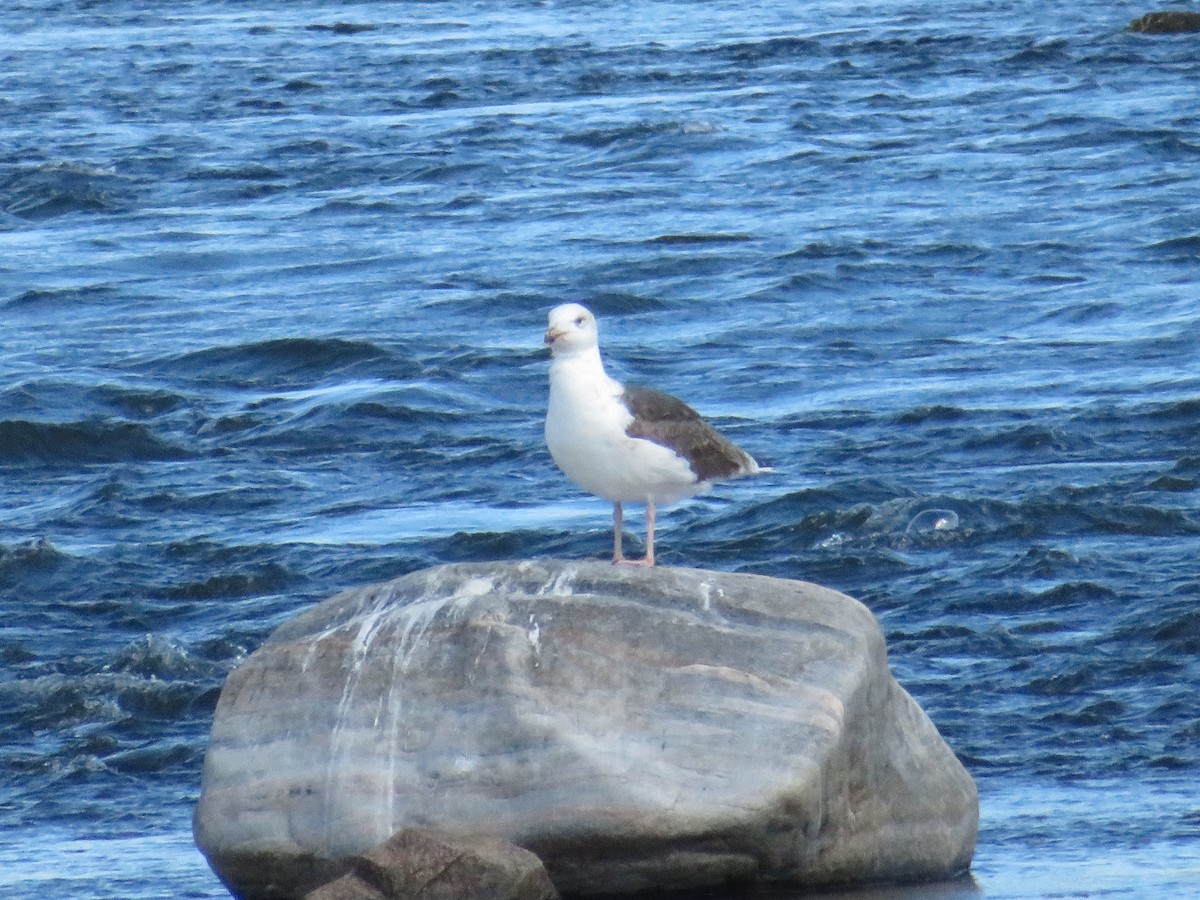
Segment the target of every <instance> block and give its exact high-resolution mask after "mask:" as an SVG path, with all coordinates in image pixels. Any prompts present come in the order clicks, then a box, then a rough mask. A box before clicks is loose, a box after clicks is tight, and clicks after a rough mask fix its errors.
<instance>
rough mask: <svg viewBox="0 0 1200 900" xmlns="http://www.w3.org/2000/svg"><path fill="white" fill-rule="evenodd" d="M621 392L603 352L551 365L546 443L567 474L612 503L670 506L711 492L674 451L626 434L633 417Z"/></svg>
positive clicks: (578, 483)
mask: <svg viewBox="0 0 1200 900" xmlns="http://www.w3.org/2000/svg"><path fill="white" fill-rule="evenodd" d="M621 392H622V388H621V385H620V384H619V383H618V382H616V381H613V380H612V379H611V378H609V377H608V376H607V375H606V374H605V373H604V370H603V368H601V367H600V366H599V358H598V356H597V358H596V359H595V360H591V359H589V358H586V357H585V358H574V359H564V360H555V362H554V363H553V364H552V365H551V367H550V404H549V408H548V409H547V411H546V446H547V447H548V448H549V450H550V455H551V456H552V457H553V458H554V462H555V463H556V464H557V465H558V467H559V468H560V469H562V471H563V473H564V474H565V475H566V476H567V477H568V478H570V479H571V480H572V481H573V482H575V483H576V484H577V485H579V487H581V488H583V489H584V490H585V491H587V492H588V493H589V494H595V495H596V496H598V497H603V498H605V499H606V500H610V501H613V502H626V501H628V502H633V501H637V502H645V501H646V500H653V501H654V502H655V503H656V504H667V503H673V502H675V501H677V500H680V499H682V498H683V497H690V496H692V495H694V494H698V493H701V492H703V491H705V490H707V489H708V485H707V484H704V483H701V482H697V480H696V475H695V473H694V472H693V471H692V470H691V467H690V466H688V464H687V462H686V461H685V460H683V459H682V458H680V457H679V456H676V455H675V453H673V452H672V451H671V450H669V449H667V448H666V447H663V446H661V445H659V444H656V443H654V442H653V441H647V440H643V439H641V438H631V437H629V436H628V435H627V434H626V433H625V429H626V428H627V427H629V423H630V422H632V421H633V416H632V415H631V414H630V413H629V411H628V410H627V409H626V408H625V406H624V405H623V404H622V403H621V401H620V396H621Z"/></svg>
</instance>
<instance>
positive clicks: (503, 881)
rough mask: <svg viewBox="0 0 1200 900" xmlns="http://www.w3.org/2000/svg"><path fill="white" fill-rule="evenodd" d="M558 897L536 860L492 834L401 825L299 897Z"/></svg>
mask: <svg viewBox="0 0 1200 900" xmlns="http://www.w3.org/2000/svg"><path fill="white" fill-rule="evenodd" d="M461 898H470V900H557V898H558V892H557V891H556V890H555V889H554V885H553V884H552V883H551V882H550V876H549V875H547V874H546V869H545V868H544V867H543V866H542V863H541V860H539V859H538V858H537V857H536V856H534V855H533V854H532V853H530V852H529V851H528V850H522V849H521V848H520V847H515V846H513V845H512V844H509V843H507V842H505V841H500V840H497V839H496V838H486V837H470V836H457V835H450V834H444V833H441V832H436V831H430V830H429V829H425V828H406V829H404V830H403V831H401V832H399V833H397V834H396V835H394V836H393V837H391V838H390V839H389V840H387V841H385V842H384V843H382V844H380V845H379V846H378V847H375V848H373V849H372V850H369V851H368V852H367V853H365V854H363V855H362V856H356V857H355V858H354V859H353V860H352V861H351V863H350V871H349V872H347V873H346V874H345V875H343V876H342V877H341V878H338V879H337V880H336V881H331V882H329V883H328V884H326V885H323V886H322V887H319V888H317V889H316V890H315V891H313V892H311V893H310V894H308V895H307V896H306V897H305V898H304V900H461Z"/></svg>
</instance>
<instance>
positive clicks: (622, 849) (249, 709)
mask: <svg viewBox="0 0 1200 900" xmlns="http://www.w3.org/2000/svg"><path fill="white" fill-rule="evenodd" d="M977 822H978V800H977V795H976V791H975V785H974V783H973V782H972V780H971V778H970V776H969V775H968V774H967V772H966V771H965V770H964V769H963V767H962V766H961V764H960V763H959V762H958V760H957V759H956V758H955V756H954V754H953V753H952V752H951V751H950V749H949V748H948V747H947V746H946V744H945V742H944V741H943V740H942V739H941V737H940V736H939V735H938V733H937V730H936V729H935V728H934V726H933V725H932V723H930V721H929V719H928V718H926V716H925V715H924V713H923V712H922V711H921V709H920V708H919V707H918V706H917V704H916V703H915V702H914V701H913V700H912V698H911V697H909V696H908V694H907V693H905V691H904V690H903V689H902V688H901V687H900V686H899V685H897V684H896V682H895V681H894V679H893V678H892V676H891V674H890V672H889V670H888V665H887V653H886V648H885V646H884V641H883V636H882V633H881V632H880V629H879V626H878V624H877V623H876V621H875V618H874V617H873V616H872V615H871V613H870V611H869V610H867V609H866V608H865V607H864V606H862V605H861V604H859V603H858V602H856V601H855V600H853V599H851V598H849V597H847V596H845V595H843V594H838V593H836V592H834V591H830V590H827V589H824V588H820V587H817V586H815V585H811V584H805V583H802V582H795V581H783V580H779V579H773V578H765V577H760V576H752V575H735V574H728V573H718V572H706V571H697V570H686V569H669V568H656V569H627V568H620V567H614V566H612V565H609V564H607V563H595V562H544V561H539V562H530V563H495V564H477V565H455V566H443V567H439V568H435V569H430V570H426V571H422V572H416V573H414V574H412V575H409V576H406V577H404V578H400V579H398V580H396V581H393V582H390V583H388V584H383V585H377V586H373V587H368V588H363V589H359V590H353V591H348V592H346V593H343V594H340V595H338V596H336V597H333V598H331V599H330V600H327V601H325V602H324V603H322V604H320V605H319V606H317V607H315V608H313V609H311V610H309V611H308V612H306V613H304V614H302V615H300V616H298V617H297V618H296V619H294V620H292V621H291V622H288V623H286V624H284V625H283V626H281V627H280V628H279V629H278V630H276V632H275V633H274V634H273V635H272V636H271V638H270V639H269V640H268V641H267V642H266V643H265V644H264V645H263V646H262V647H261V648H260V649H259V650H258V651H257V652H255V653H254V654H253V655H251V656H250V658H249V659H247V660H246V662H245V663H244V664H242V665H241V666H240V667H239V668H238V669H236V670H235V671H234V672H233V673H232V674H231V675H230V676H229V679H228V681H227V682H226V684H225V688H224V690H223V691H222V694H221V698H220V701H219V703H218V705H217V711H216V717H215V721H214V723H213V730H212V736H211V740H210V743H209V749H208V755H207V757H206V759H205V765H204V777H203V792H202V796H201V798H200V803H199V806H198V808H197V810H196V817H195V834H196V841H197V844H198V845H199V847H200V849H201V850H202V851H203V852H204V853H205V855H206V856H207V857H208V859H209V862H210V863H211V865H212V866H213V868H214V870H215V871H216V872H217V874H218V875H219V876H220V877H221V878H222V879H223V880H224V881H225V883H226V884H227V885H229V886H230V888H231V889H232V890H233V892H234V893H235V894H237V895H238V896H241V897H246V898H278V897H298V896H301V895H303V894H304V893H306V892H307V891H308V890H310V889H312V888H313V887H315V886H316V885H318V884H321V883H323V882H325V881H328V880H329V879H330V878H333V877H335V876H337V875H338V874H340V873H341V872H343V871H345V870H346V869H347V868H348V867H349V862H350V860H351V858H353V857H354V856H355V855H357V854H360V853H363V852H364V851H366V850H368V849H370V848H372V847H374V846H375V845H377V844H380V843H382V842H384V841H386V840H387V839H388V838H389V837H390V836H391V835H393V834H394V833H396V832H397V831H400V830H401V829H404V828H407V827H413V826H420V827H428V828H434V829H443V830H448V831H452V832H458V833H463V832H468V833H473V834H480V835H489V836H493V837H496V838H499V839H502V840H505V841H509V842H511V843H514V844H516V845H518V846H520V847H524V848H526V849H528V850H531V851H532V852H534V853H535V854H537V856H538V857H539V858H540V859H541V860H542V862H543V863H544V864H545V867H546V869H547V871H548V872H549V874H550V877H551V879H552V880H553V882H554V885H555V886H556V887H557V888H558V890H559V891H561V892H562V893H563V894H567V895H571V894H596V893H623V892H633V891H636V890H645V889H655V888H692V887H702V886H711V885H725V884H745V883H750V882H765V883H777V884H781V885H794V886H817V885H827V884H844V883H864V882H871V881H906V880H927V879H933V878H939V877H947V876H950V875H953V874H956V873H958V872H961V871H963V870H965V869H966V867H967V866H968V865H969V863H970V860H971V855H972V852H973V850H974V843H975V831H976V825H977Z"/></svg>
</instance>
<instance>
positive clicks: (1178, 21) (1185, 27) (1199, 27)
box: [1128, 9, 1200, 34]
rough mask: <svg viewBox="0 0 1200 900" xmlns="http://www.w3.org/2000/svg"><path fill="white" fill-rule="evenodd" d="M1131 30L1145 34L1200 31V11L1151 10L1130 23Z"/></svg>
mask: <svg viewBox="0 0 1200 900" xmlns="http://www.w3.org/2000/svg"><path fill="white" fill-rule="evenodd" d="M1128 30H1129V31H1140V32H1142V33H1143V34H1186V33H1188V32H1193V31H1200V13H1194V12H1187V11H1185V10H1177V9H1171V10H1163V11H1162V12H1149V13H1146V14H1145V15H1144V16H1142V17H1141V18H1140V19H1134V20H1133V21H1132V22H1130V23H1129V29H1128Z"/></svg>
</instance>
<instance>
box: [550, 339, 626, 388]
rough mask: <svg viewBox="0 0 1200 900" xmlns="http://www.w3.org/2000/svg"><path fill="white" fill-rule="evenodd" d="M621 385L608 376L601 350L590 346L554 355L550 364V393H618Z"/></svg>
mask: <svg viewBox="0 0 1200 900" xmlns="http://www.w3.org/2000/svg"><path fill="white" fill-rule="evenodd" d="M620 390H621V385H620V384H618V383H617V382H615V381H613V380H612V379H611V378H609V377H608V373H607V372H605V371H604V363H603V362H601V360H600V350H599V348H597V347H588V348H587V349H584V350H577V351H575V352H574V353H568V354H563V355H559V356H556V357H554V361H553V362H552V363H551V364H550V394H551V398H553V396H554V395H555V394H558V393H563V394H575V393H578V392H580V391H585V392H590V393H603V394H610V395H612V394H617V393H620Z"/></svg>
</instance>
